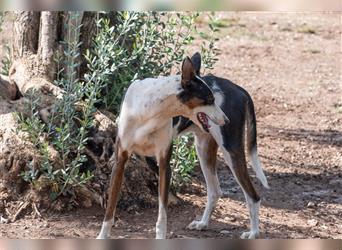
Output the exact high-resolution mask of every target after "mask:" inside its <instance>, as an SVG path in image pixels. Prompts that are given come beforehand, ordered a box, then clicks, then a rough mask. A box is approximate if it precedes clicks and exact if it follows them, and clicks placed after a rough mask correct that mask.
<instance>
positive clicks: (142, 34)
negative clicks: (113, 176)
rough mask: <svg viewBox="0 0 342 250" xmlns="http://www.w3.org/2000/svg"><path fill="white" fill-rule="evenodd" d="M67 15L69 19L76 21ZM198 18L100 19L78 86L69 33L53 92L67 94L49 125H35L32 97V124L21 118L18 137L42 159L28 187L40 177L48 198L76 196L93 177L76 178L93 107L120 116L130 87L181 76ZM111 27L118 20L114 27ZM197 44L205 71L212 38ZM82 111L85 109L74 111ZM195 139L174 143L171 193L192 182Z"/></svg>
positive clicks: (211, 57)
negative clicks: (57, 161) (56, 162)
mask: <svg viewBox="0 0 342 250" xmlns="http://www.w3.org/2000/svg"><path fill="white" fill-rule="evenodd" d="M77 15H78V13H77V12H72V13H71V15H70V18H71V19H72V18H75V19H76V18H77V17H78V16H77ZM199 15H200V14H199V13H195V14H189V13H171V12H165V13H157V12H128V11H121V12H114V13H113V12H111V13H102V18H99V19H98V20H97V28H98V32H97V34H96V36H95V37H94V42H93V45H92V48H89V49H88V51H87V52H86V55H85V57H86V59H87V61H88V69H89V70H88V72H87V73H86V74H85V75H84V76H81V77H82V79H83V81H81V80H80V79H78V78H77V69H78V66H79V61H80V60H79V59H80V54H79V47H80V43H79V42H78V37H79V32H80V28H81V26H80V25H79V26H73V25H72V26H71V27H68V28H69V32H68V35H69V37H67V38H66V42H64V51H63V55H58V54H56V55H55V56H56V61H57V65H62V66H61V67H62V68H58V72H57V79H56V81H55V84H56V85H58V86H60V87H61V88H63V89H64V91H65V92H64V94H63V97H62V99H60V100H59V101H57V103H56V105H55V107H54V110H52V115H51V117H50V118H49V119H50V120H49V122H48V124H44V123H42V122H41V121H40V118H39V114H38V109H37V105H36V104H37V103H39V95H37V94H35V93H32V95H30V96H29V98H30V99H31V100H32V102H31V105H30V107H28V108H29V110H30V112H31V116H30V117H29V118H26V117H23V116H22V115H18V116H17V119H18V121H19V122H20V127H19V128H20V129H21V130H23V131H26V132H27V133H28V135H29V140H30V141H31V142H32V143H33V144H34V145H35V146H36V147H37V149H38V151H39V152H40V155H41V158H42V160H41V163H40V165H41V166H40V168H39V169H34V168H33V164H31V165H30V167H29V170H28V171H26V172H24V173H22V177H23V179H24V180H25V181H27V182H30V183H32V184H33V187H34V186H35V183H37V180H38V178H40V177H41V176H43V177H44V178H45V179H47V180H48V181H49V182H50V184H51V186H52V187H53V188H52V191H51V198H52V199H56V198H57V197H58V196H60V195H62V194H67V193H69V194H73V192H74V188H75V187H77V186H79V185H83V184H84V183H86V182H87V181H89V180H90V179H91V178H92V175H91V173H89V172H86V173H81V172H80V167H81V166H82V164H83V163H84V162H85V161H86V157H85V155H84V150H85V146H86V144H87V141H88V139H89V138H88V131H89V130H90V129H91V127H92V126H93V118H92V114H93V112H94V111H95V106H103V107H106V108H107V109H109V110H111V111H114V112H118V111H119V107H120V103H121V100H122V97H123V94H124V92H125V89H126V88H127V86H128V85H129V84H130V83H131V82H132V81H134V80H136V79H139V78H146V77H156V76H158V75H168V74H170V73H171V72H174V71H176V70H178V68H179V64H180V62H181V61H182V60H183V57H184V55H185V54H187V52H186V51H187V46H188V45H190V44H192V42H193V41H194V36H195V35H197V33H196V27H195V20H196V18H197V17H198V16H199ZM111 20H115V21H114V23H115V25H113V24H112V21H111ZM216 31H217V30H216V29H215V28H214V27H212V26H210V32H211V35H210V36H208V37H209V38H208V39H207V40H204V41H203V44H202V49H201V50H202V55H203V66H204V67H208V68H210V67H212V65H213V64H214V63H215V61H216V58H215V56H216V55H217V53H218V51H217V50H215V48H214V41H215V38H214V35H213V34H214V32H216ZM80 103H82V105H79V104H80ZM191 142H192V139H191V138H190V137H183V138H180V139H177V140H176V141H175V154H174V157H173V159H172V164H173V165H174V177H173V184H174V187H176V188H177V187H179V186H181V185H182V182H186V181H188V180H189V178H190V174H191V172H192V170H193V168H194V166H195V165H196V164H197V160H196V153H195V150H194V146H193V145H190V144H191ZM49 146H53V147H54V148H55V149H56V150H57V151H58V153H59V155H60V156H61V163H62V167H61V168H60V169H54V167H53V163H52V162H50V155H49V154H50V153H49Z"/></svg>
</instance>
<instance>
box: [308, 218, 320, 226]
mask: <svg viewBox="0 0 342 250" xmlns="http://www.w3.org/2000/svg"><path fill="white" fill-rule="evenodd" d="M308 225H309V226H310V227H315V226H317V225H318V221H317V220H315V219H311V220H308Z"/></svg>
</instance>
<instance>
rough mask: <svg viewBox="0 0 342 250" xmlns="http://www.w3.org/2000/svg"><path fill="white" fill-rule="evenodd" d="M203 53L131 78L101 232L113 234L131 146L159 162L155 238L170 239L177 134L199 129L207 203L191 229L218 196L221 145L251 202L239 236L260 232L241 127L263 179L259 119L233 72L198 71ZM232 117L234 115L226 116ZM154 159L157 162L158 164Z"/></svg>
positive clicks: (201, 225) (104, 235) (202, 225)
mask: <svg viewBox="0 0 342 250" xmlns="http://www.w3.org/2000/svg"><path fill="white" fill-rule="evenodd" d="M200 67H201V56H200V54H199V53H196V54H195V55H194V56H193V57H192V58H191V59H190V58H188V57H187V58H186V59H185V60H184V61H183V65H182V72H181V75H177V76H169V77H163V78H157V79H152V78H149V79H145V80H141V81H136V82H133V83H132V84H131V85H130V86H129V88H128V90H127V92H126V95H125V98H124V100H123V103H122V107H121V113H120V117H119V122H118V135H117V138H116V151H115V156H114V157H115V166H113V170H112V176H111V182H110V189H109V200H108V204H107V209H106V214H105V218H104V222H103V224H102V228H101V232H100V234H99V235H98V239H103V238H107V237H109V234H110V231H111V227H112V225H113V222H114V221H113V219H114V213H115V209H116V204H117V200H118V195H119V191H120V187H121V183H122V178H123V173H124V166H125V163H126V162H127V160H128V158H129V156H130V155H131V154H132V153H135V154H138V155H141V156H146V158H147V162H148V163H149V164H150V165H154V160H153V159H156V163H155V164H157V165H158V166H159V213H158V220H157V224H156V238H157V239H165V238H166V232H167V226H166V225H167V214H166V206H167V201H168V193H169V183H170V177H171V169H170V165H169V162H170V157H171V154H172V139H173V138H174V137H175V136H178V135H179V134H182V133H185V132H192V133H194V134H195V141H196V149H197V154H198V157H199V159H200V164H201V168H202V171H203V173H204V176H205V180H206V183H207V205H206V208H205V211H204V214H203V216H202V219H201V220H200V221H193V222H192V223H190V225H189V226H188V228H189V229H196V230H201V229H203V228H205V227H207V226H208V223H209V219H210V215H211V213H212V211H213V209H214V207H215V205H216V202H217V200H218V199H219V197H220V196H221V189H220V185H219V181H218V178H217V173H216V157H217V150H218V148H220V149H221V150H222V152H223V155H224V158H225V160H226V162H227V164H228V165H229V167H230V169H231V171H232V172H233V174H234V176H235V178H236V180H237V181H238V183H239V184H240V186H241V188H242V190H243V192H244V195H245V197H246V200H247V205H248V208H249V213H250V219H251V229H250V231H249V232H246V233H243V234H242V238H255V237H257V236H258V234H259V206H260V198H259V196H258V194H257V193H256V191H255V189H254V187H253V185H252V183H251V180H250V177H249V175H248V171H247V165H246V159H245V153H244V130H245V124H246V125H247V149H248V154H249V156H250V157H251V161H252V166H253V169H254V170H255V172H256V175H257V177H258V178H259V179H260V180H261V182H262V184H263V185H264V186H265V187H268V184H267V180H266V177H265V175H264V173H263V171H262V169H261V165H260V162H259V159H258V154H257V144H256V119H255V113H254V107H253V102H252V100H251V97H250V96H249V95H248V93H247V92H246V91H245V90H243V89H242V88H241V87H239V86H237V85H235V84H233V83H231V82H230V81H228V80H225V79H222V78H218V77H215V76H213V75H208V76H204V77H201V76H200V75H199V72H200ZM228 117H229V119H228ZM154 167H155V166H154Z"/></svg>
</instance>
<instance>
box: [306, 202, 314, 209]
mask: <svg viewBox="0 0 342 250" xmlns="http://www.w3.org/2000/svg"><path fill="white" fill-rule="evenodd" d="M306 206H307V207H308V208H314V207H315V206H316V204H315V203H313V202H312V201H310V202H309V203H308V205H306Z"/></svg>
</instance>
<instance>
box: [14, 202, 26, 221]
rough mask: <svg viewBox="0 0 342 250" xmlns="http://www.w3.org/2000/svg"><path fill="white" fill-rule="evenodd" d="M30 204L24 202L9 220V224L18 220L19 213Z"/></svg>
mask: <svg viewBox="0 0 342 250" xmlns="http://www.w3.org/2000/svg"><path fill="white" fill-rule="evenodd" d="M29 204H30V203H29V202H28V201H25V202H24V203H22V204H21V205H20V206H19V208H18V211H17V212H16V213H15V215H14V216H13V218H12V219H11V222H15V221H16V220H17V218H18V216H19V215H20V213H21V212H22V211H23V210H25V209H26V208H27V206H28V205H29Z"/></svg>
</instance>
